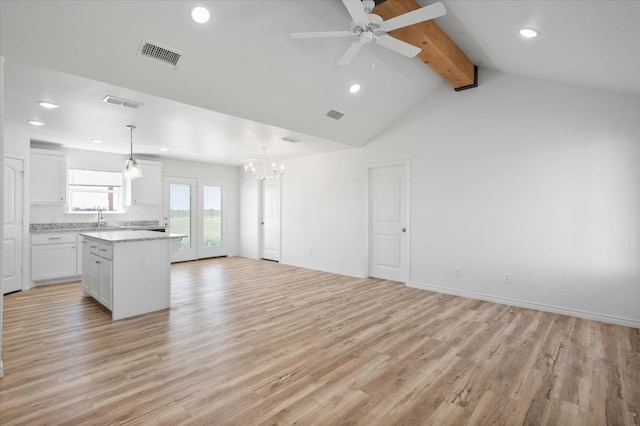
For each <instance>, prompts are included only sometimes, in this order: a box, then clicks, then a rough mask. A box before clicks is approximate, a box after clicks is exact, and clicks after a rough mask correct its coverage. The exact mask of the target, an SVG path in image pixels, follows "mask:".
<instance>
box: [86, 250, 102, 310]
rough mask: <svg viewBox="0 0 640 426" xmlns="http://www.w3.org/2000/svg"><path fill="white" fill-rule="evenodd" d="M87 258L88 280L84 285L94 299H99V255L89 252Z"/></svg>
mask: <svg viewBox="0 0 640 426" xmlns="http://www.w3.org/2000/svg"><path fill="white" fill-rule="evenodd" d="M89 259H90V265H89V282H88V284H87V286H86V287H88V288H89V294H91V296H92V297H93V298H94V299H96V300H100V256H98V255H97V254H93V253H91V254H89ZM83 287H84V286H83Z"/></svg>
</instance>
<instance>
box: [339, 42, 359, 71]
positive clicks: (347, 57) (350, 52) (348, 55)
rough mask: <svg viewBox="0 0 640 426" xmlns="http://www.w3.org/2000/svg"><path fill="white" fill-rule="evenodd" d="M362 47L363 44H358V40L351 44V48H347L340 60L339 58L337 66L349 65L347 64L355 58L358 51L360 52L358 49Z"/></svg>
mask: <svg viewBox="0 0 640 426" xmlns="http://www.w3.org/2000/svg"><path fill="white" fill-rule="evenodd" d="M362 46H363V44H362V43H361V42H360V40H357V41H354V42H353V43H351V46H349V48H348V49H347V51H346V52H344V55H342V58H340V60H339V61H338V65H349V63H350V62H351V60H352V59H353V58H354V57H355V56H356V54H357V53H358V51H360V48H361V47H362Z"/></svg>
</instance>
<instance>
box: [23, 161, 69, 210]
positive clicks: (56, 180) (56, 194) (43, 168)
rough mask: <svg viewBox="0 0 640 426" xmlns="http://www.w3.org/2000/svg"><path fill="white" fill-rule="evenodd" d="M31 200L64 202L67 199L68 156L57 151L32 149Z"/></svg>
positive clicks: (52, 202)
mask: <svg viewBox="0 0 640 426" xmlns="http://www.w3.org/2000/svg"><path fill="white" fill-rule="evenodd" d="M29 168H30V175H29V177H30V183H29V194H30V199H29V202H30V203H31V204H64V203H66V201H67V157H66V156H65V155H64V154H62V153H58V152H55V151H47V150H42V149H32V150H31V163H30V167H29Z"/></svg>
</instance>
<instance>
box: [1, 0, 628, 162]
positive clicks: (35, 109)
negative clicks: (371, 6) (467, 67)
mask: <svg viewBox="0 0 640 426" xmlns="http://www.w3.org/2000/svg"><path fill="white" fill-rule="evenodd" d="M443 2H444V4H445V5H446V7H447V15H446V16H443V17H441V18H437V19H436V21H435V22H436V23H437V25H438V26H440V27H441V28H442V29H443V30H444V32H446V34H448V36H449V37H450V38H451V39H452V40H453V41H454V42H455V43H456V44H457V45H458V46H459V47H460V48H461V49H462V51H463V52H464V53H465V54H466V55H467V56H468V57H469V59H470V60H471V61H472V62H473V63H474V64H476V65H478V66H479V67H480V78H479V87H478V89H473V90H481V89H482V68H491V69H496V70H499V71H502V72H506V73H511V74H517V75H522V76H527V77H533V78H543V79H548V80H552V81H558V82H563V83H568V84H577V85H583V86H589V87H596V88H602V89H607V90H614V91H620V92H626V93H632V94H635V95H640V79H638V75H640V2H635V1H613V0H604V1H588V0H587V1H573V0H571V1H484V0H483V1H455V0H444V1H443ZM195 3H201V4H204V5H206V6H207V7H208V8H209V9H210V11H211V13H212V19H211V21H209V23H207V24H204V25H198V24H195V23H194V22H193V21H191V19H190V18H189V10H190V8H191V6H192V5H193V4H195ZM418 3H419V4H420V5H426V4H428V3H430V2H424V1H419V2H418ZM381 6H383V5H379V6H378V7H381ZM349 24H350V18H349V15H348V13H347V12H346V10H345V8H344V5H343V4H342V2H341V1H339V0H317V1H313V0H305V1H281V0H274V1H268V0H254V1H243V0H230V1H221V0H218V1H198V2H190V1H126V2H124V1H100V0H92V1H82V2H79V1H59V0H45V1H35V0H30V1H23V0H17V1H13V0H3V1H1V2H0V54H1V55H2V56H4V57H5V59H6V76H5V102H6V108H5V120H6V122H8V123H15V124H18V125H25V122H26V120H28V119H32V118H36V119H41V120H42V121H45V122H47V125H46V126H43V127H41V128H31V127H29V132H30V134H31V137H32V138H33V139H35V140H43V141H48V142H54V143H60V144H64V145H67V146H70V147H77V148H82V149H92V150H103V151H111V152H120V153H126V151H127V142H128V133H127V129H126V128H125V127H124V126H125V125H126V124H128V123H135V124H137V125H138V126H139V127H138V130H136V135H135V137H136V141H137V144H138V143H139V145H140V150H142V151H143V152H146V153H148V154H154V155H160V156H162V155H167V156H173V157H177V158H184V159H190V160H203V161H211V162H220V163H229V164H239V163H240V162H241V161H242V160H243V159H246V158H249V157H251V156H255V155H258V154H259V153H260V147H261V146H270V147H272V153H273V154H274V155H275V156H280V157H286V156H291V155H305V154H311V153H315V152H324V151H328V150H335V149H344V148H350V147H357V146H362V145H364V144H366V143H368V142H369V141H370V140H371V139H372V138H375V136H376V135H378V134H380V133H381V132H383V131H384V129H385V128H387V127H388V126H390V125H392V124H393V123H394V122H395V121H397V120H398V118H399V117H401V116H402V115H403V114H404V113H406V112H407V111H409V110H410V109H411V108H412V107H414V106H415V105H416V104H418V103H420V102H425V101H426V102H429V94H430V93H432V92H433V91H434V90H435V89H437V88H439V87H441V86H446V87H450V86H449V84H448V83H446V82H445V81H444V80H443V79H442V77H440V76H439V75H438V74H437V73H435V72H434V71H432V70H431V69H429V68H428V67H425V66H424V64H423V60H421V58H411V59H410V58H405V57H403V56H400V55H398V54H396V53H394V52H391V51H389V50H387V49H383V48H381V47H380V46H376V45H375V44H374V43H372V44H371V46H367V47H366V49H363V51H362V52H361V53H359V54H358V56H357V57H356V58H355V59H354V60H353V62H352V63H351V64H350V65H349V66H346V67H339V66H336V62H337V61H338V59H339V58H340V56H341V55H342V53H343V52H344V50H345V49H346V47H347V46H348V45H349V43H350V41H349V40H345V39H318V40H293V39H292V38H291V37H290V33H291V32H297V31H321V30H344V29H348V28H349ZM521 27H534V28H536V29H538V30H539V32H540V35H539V37H537V38H536V39H531V40H527V39H523V38H521V37H520V36H519V34H518V29H519V28H521ZM143 40H150V41H153V42H156V43H158V44H161V45H165V46H168V47H171V48H173V49H176V50H178V51H180V52H181V53H182V57H181V59H180V62H179V64H178V67H177V68H175V69H174V68H171V67H168V66H164V65H160V64H157V63H154V62H151V61H149V60H146V59H143V58H140V57H138V56H137V51H138V49H139V47H140V45H141V43H142V41H143ZM353 82H358V83H360V85H361V87H362V90H361V91H360V92H359V93H357V94H355V95H352V94H350V93H349V92H348V87H349V86H350V85H351V84H352V83H353ZM105 95H113V96H119V97H123V98H127V99H133V100H136V101H140V102H143V103H144V106H143V107H142V108H140V109H138V110H132V109H128V108H122V107H116V106H114V105H110V104H105V103H103V102H101V99H102V97H104V96H105ZM456 96H459V102H464V97H465V96H468V94H466V93H465V92H460V93H458V94H457V95H456ZM43 99H46V100H51V101H54V102H57V103H59V104H60V105H61V108H58V109H57V110H53V111H44V110H42V109H41V108H40V107H39V106H38V105H37V104H36V102H37V101H39V100H43ZM330 109H336V110H339V111H340V112H343V113H344V114H345V115H344V117H343V118H342V119H341V120H339V121H335V120H332V119H330V118H327V117H325V114H326V112H327V111H329V110H330ZM285 136H292V137H295V138H297V139H300V140H302V142H300V143H297V144H292V143H287V142H282V141H281V140H280V139H281V138H282V137H285ZM92 138H100V139H103V140H104V143H102V144H100V145H99V146H98V145H95V144H93V145H92V144H91V142H89V140H90V139H92ZM160 147H163V148H167V149H169V151H168V152H166V153H162V152H159V151H158V149H159V148H160Z"/></svg>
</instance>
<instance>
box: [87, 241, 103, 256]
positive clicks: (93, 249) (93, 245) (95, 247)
mask: <svg viewBox="0 0 640 426" xmlns="http://www.w3.org/2000/svg"><path fill="white" fill-rule="evenodd" d="M85 241H86V242H87V245H88V246H89V252H90V253H91V254H95V255H96V256H99V255H100V244H98V242H97V241H91V240H85Z"/></svg>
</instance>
